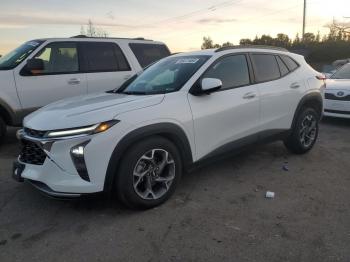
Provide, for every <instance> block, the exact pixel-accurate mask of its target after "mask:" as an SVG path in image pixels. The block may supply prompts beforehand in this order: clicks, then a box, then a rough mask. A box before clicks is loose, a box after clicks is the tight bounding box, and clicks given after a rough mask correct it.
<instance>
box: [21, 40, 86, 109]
mask: <svg viewBox="0 0 350 262" xmlns="http://www.w3.org/2000/svg"><path fill="white" fill-rule="evenodd" d="M78 54H79V50H78V46H77V43H75V42H53V43H49V44H47V45H46V46H45V47H43V48H42V49H41V50H40V51H39V52H38V53H37V54H36V55H34V57H33V58H37V59H41V60H43V63H44V70H42V71H38V72H35V73H34V72H33V73H31V74H28V73H24V72H25V66H24V67H22V68H18V69H17V71H16V72H15V79H16V86H17V91H18V95H19V98H20V101H21V104H22V107H23V109H26V110H30V111H32V110H34V109H36V108H39V107H42V106H45V105H47V104H49V103H52V102H54V101H57V100H60V99H63V98H66V97H72V96H77V95H82V94H86V93H87V84H86V75H85V74H84V73H81V72H80V63H79V56H78Z"/></svg>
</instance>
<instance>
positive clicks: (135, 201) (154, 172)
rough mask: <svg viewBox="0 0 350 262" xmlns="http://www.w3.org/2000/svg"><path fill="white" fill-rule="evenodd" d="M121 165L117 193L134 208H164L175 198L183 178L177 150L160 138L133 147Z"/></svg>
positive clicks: (150, 139) (124, 202)
mask: <svg viewBox="0 0 350 262" xmlns="http://www.w3.org/2000/svg"><path fill="white" fill-rule="evenodd" d="M120 163H121V166H120V167H119V170H118V173H117V179H116V193H117V196H118V198H119V200H120V201H121V202H122V203H123V204H125V205H127V206H128V207H131V208H142V209H146V208H152V207H155V206H158V205H160V204H162V203H163V202H165V201H166V200H167V199H168V198H169V197H170V196H171V195H172V194H173V192H174V191H175V188H176V186H177V184H178V182H179V180H180V177H181V174H182V163H181V158H180V154H179V152H178V150H177V148H176V147H175V146H174V144H173V143H172V142H170V141H169V140H167V139H165V138H163V137H158V136H157V137H152V138H148V139H146V140H144V141H141V142H138V143H137V144H135V145H133V146H132V147H131V148H130V149H129V150H128V151H127V153H126V154H125V156H124V157H123V159H122V160H121V162H120Z"/></svg>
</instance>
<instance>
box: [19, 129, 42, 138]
mask: <svg viewBox="0 0 350 262" xmlns="http://www.w3.org/2000/svg"><path fill="white" fill-rule="evenodd" d="M24 132H25V133H26V134H27V135H28V136H31V137H35V138H43V137H44V136H45V134H46V131H39V130H34V129H30V128H27V127H25V128H24Z"/></svg>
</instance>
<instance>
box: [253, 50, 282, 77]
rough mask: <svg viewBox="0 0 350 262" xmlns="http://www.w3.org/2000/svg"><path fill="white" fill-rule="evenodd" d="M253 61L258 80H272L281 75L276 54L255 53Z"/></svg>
mask: <svg viewBox="0 0 350 262" xmlns="http://www.w3.org/2000/svg"><path fill="white" fill-rule="evenodd" d="M252 62H253V65H254V74H255V79H256V81H257V82H265V81H271V80H275V79H277V78H279V77H280V71H279V68H278V64H277V60H276V58H275V56H274V55H269V54H253V55H252Z"/></svg>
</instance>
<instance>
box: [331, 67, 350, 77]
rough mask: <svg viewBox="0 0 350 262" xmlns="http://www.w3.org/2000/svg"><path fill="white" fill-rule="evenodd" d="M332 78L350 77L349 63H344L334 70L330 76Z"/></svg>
mask: <svg viewBox="0 0 350 262" xmlns="http://www.w3.org/2000/svg"><path fill="white" fill-rule="evenodd" d="M331 78H332V79H350V64H346V65H344V66H343V67H341V68H340V69H339V70H338V71H336V72H335V73H334V74H333V75H332V76H331Z"/></svg>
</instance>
